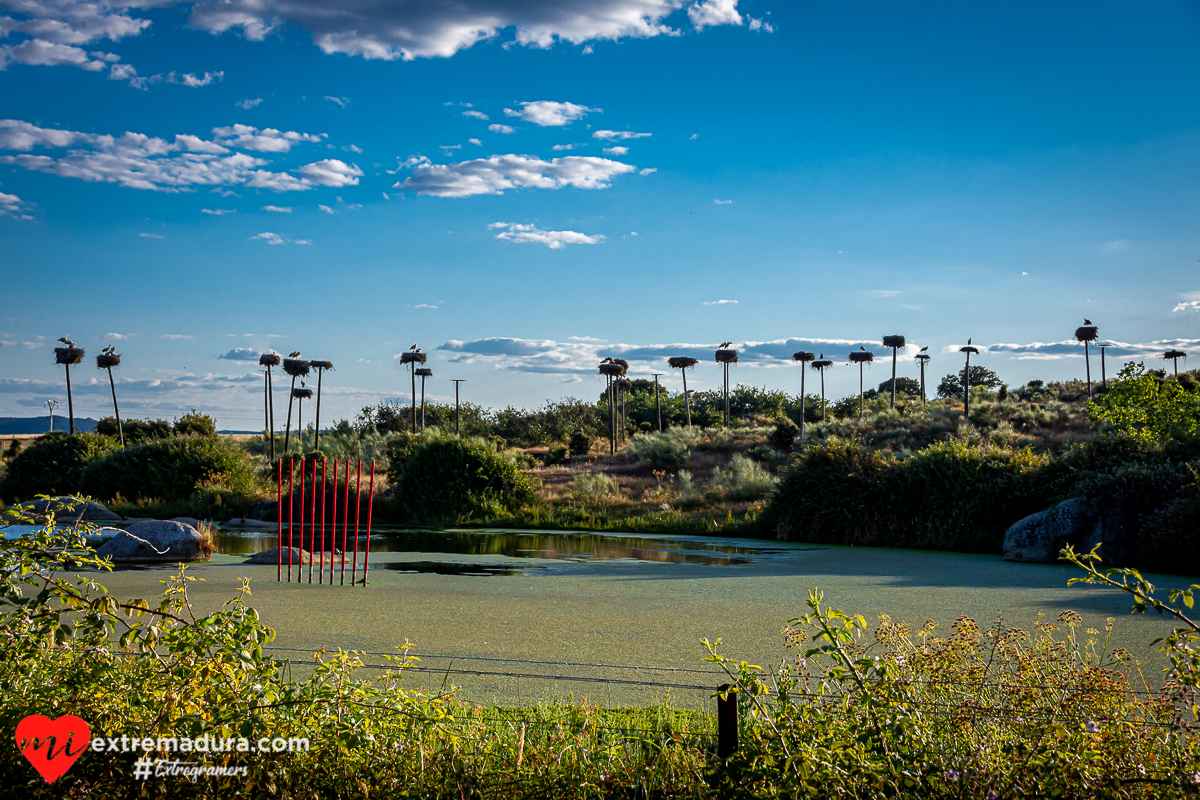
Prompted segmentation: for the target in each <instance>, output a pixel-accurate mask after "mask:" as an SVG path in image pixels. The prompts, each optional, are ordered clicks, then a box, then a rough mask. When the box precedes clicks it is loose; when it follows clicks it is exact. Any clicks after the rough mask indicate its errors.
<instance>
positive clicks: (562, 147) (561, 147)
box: [550, 144, 583, 151]
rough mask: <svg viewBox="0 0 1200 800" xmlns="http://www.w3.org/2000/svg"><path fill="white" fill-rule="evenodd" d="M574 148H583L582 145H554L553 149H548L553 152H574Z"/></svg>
mask: <svg viewBox="0 0 1200 800" xmlns="http://www.w3.org/2000/svg"><path fill="white" fill-rule="evenodd" d="M576 147H583V145H581V144H556V145H554V146H553V147H551V148H550V149H551V150H555V151H559V150H574V149H575V148H576Z"/></svg>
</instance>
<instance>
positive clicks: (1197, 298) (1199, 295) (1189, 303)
mask: <svg viewBox="0 0 1200 800" xmlns="http://www.w3.org/2000/svg"><path fill="white" fill-rule="evenodd" d="M0 197H3V195H0ZM1179 296H1180V297H1182V298H1183V300H1182V301H1181V302H1180V303H1179V305H1177V306H1175V307H1174V308H1173V309H1171V311H1173V312H1174V311H1200V292H1182V293H1180V295H1179Z"/></svg>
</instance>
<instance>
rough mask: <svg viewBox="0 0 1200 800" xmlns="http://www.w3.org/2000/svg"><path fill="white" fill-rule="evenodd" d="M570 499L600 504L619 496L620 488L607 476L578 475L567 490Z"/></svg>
mask: <svg viewBox="0 0 1200 800" xmlns="http://www.w3.org/2000/svg"><path fill="white" fill-rule="evenodd" d="M567 492H568V493H569V494H570V495H571V498H572V499H574V500H576V501H579V502H582V503H588V504H591V503H600V502H603V501H605V500H607V499H608V498H610V497H617V496H619V495H620V494H621V486H620V484H618V483H617V482H616V481H615V480H613V479H612V478H611V477H609V476H608V475H592V474H580V475H576V476H575V478H574V480H572V481H571V486H570V487H569V488H568V489H567Z"/></svg>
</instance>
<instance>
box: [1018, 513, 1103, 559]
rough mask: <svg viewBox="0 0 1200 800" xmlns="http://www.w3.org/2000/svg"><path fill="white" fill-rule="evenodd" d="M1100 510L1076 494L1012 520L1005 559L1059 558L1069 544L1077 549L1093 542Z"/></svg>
mask: <svg viewBox="0 0 1200 800" xmlns="http://www.w3.org/2000/svg"><path fill="white" fill-rule="evenodd" d="M1099 522H1100V513H1099V511H1098V510H1097V509H1096V507H1095V506H1094V505H1093V504H1092V503H1091V502H1090V501H1089V500H1088V499H1087V498H1084V497H1073V498H1071V499H1070V500H1064V501H1062V502H1061V503H1059V504H1058V505H1055V506H1051V507H1050V508H1048V509H1046V510H1045V511H1039V512H1038V513H1036V514H1030V515H1029V516H1028V517H1025V518H1024V519H1022V520H1019V521H1017V522H1015V523H1013V525H1012V527H1010V528H1009V529H1008V531H1006V532H1005V534H1004V559H1005V560H1006V561H1033V562H1043V563H1044V562H1050V561H1057V560H1058V554H1059V553H1060V552H1061V551H1062V549H1063V548H1064V547H1066V546H1067V545H1068V544H1069V545H1072V546H1074V547H1075V549H1076V550H1079V549H1081V548H1082V547H1083V546H1085V545H1087V544H1088V543H1089V542H1091V540H1092V538H1093V535H1094V532H1095V530H1096V528H1097V524H1098V523H1099Z"/></svg>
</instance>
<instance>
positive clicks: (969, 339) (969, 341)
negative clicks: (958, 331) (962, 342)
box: [967, 336, 971, 344]
mask: <svg viewBox="0 0 1200 800" xmlns="http://www.w3.org/2000/svg"><path fill="white" fill-rule="evenodd" d="M970 343H971V337H970V336H968V337H967V344H970Z"/></svg>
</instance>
